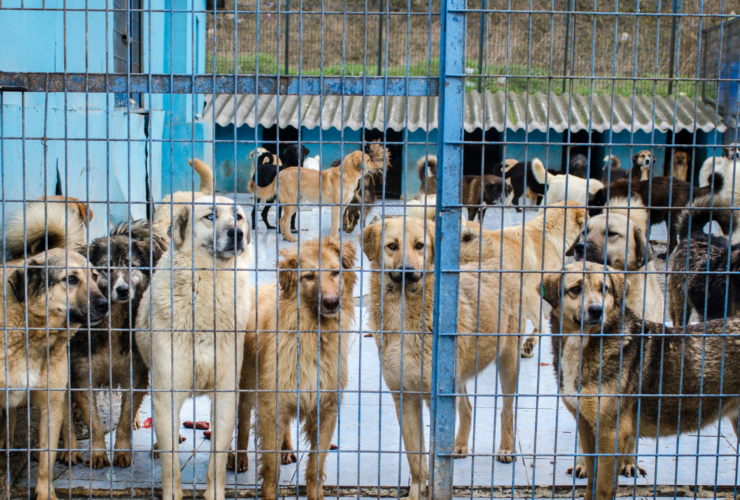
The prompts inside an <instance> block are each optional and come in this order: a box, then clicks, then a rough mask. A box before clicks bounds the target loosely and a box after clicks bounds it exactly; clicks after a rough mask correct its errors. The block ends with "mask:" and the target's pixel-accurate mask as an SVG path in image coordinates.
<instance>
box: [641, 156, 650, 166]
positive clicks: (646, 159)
mask: <svg viewBox="0 0 740 500" xmlns="http://www.w3.org/2000/svg"><path fill="white" fill-rule="evenodd" d="M642 164H643V165H645V166H646V167H647V166H649V165H650V158H645V161H643V162H642Z"/></svg>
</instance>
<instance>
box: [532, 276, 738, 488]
mask: <svg viewBox="0 0 740 500" xmlns="http://www.w3.org/2000/svg"><path fill="white" fill-rule="evenodd" d="M607 269H608V271H609V272H608V273H605V272H604V266H603V265H602V264H595V263H592V262H586V263H583V262H576V263H573V264H571V265H569V266H567V267H566V268H565V269H564V271H566V273H562V274H561V273H558V274H550V275H547V276H545V278H544V280H543V287H542V290H543V295H544V298H545V300H546V301H547V302H548V303H549V304H550V305H551V306H552V314H551V316H550V328H551V330H552V332H553V336H552V350H553V358H554V362H553V367H554V368H555V376H556V377H557V380H558V383H559V387H560V393H561V396H562V400H563V402H564V404H565V406H566V408H568V410H569V411H570V412H571V413H572V414H573V416H574V417H575V418H577V419H578V435H579V437H580V441H581V443H582V444H583V451H584V453H586V454H587V456H586V470H587V473H588V488H586V496H585V498H586V500H591V499H592V491H593V488H594V486H595V487H596V498H598V499H610V498H614V495H615V493H616V488H617V486H618V477H615V474H614V472H615V470H617V471H618V470H621V469H622V468H623V463H624V461H625V458H626V457H625V456H624V455H625V454H627V453H629V451H627V450H628V449H629V448H628V446H629V441H630V439H638V438H641V437H648V438H651V439H657V438H658V437H662V436H671V435H676V434H677V433H678V432H679V430H680V431H681V432H682V433H687V432H696V431H698V430H699V429H701V428H704V427H707V426H709V425H712V424H714V423H715V422H717V420H719V419H721V418H723V417H729V418H730V419H731V421H732V422H733V425H732V428H733V429H735V430H737V415H738V397H737V394H738V392H740V375H739V371H740V362H739V361H738V360H740V337H738V335H737V334H738V333H740V318H732V319H728V321H727V322H724V321H723V320H715V321H709V322H707V323H702V324H698V325H691V326H687V327H677V328H671V327H666V326H664V325H663V324H662V323H653V322H650V321H647V322H645V325H644V326H643V319H642V318H639V317H637V316H636V315H635V314H634V313H633V312H632V311H631V310H630V309H629V308H626V309H625V311H624V314H622V297H623V295H624V288H625V287H629V285H628V284H626V283H625V282H624V281H623V279H622V277H623V274H622V273H620V272H619V271H616V272H615V271H614V270H613V269H610V268H607ZM705 329H706V331H705ZM723 334H724V335H723ZM727 334H729V335H727ZM638 373H639V374H640V376H636V374H638ZM725 394H729V395H730V396H724V395H725ZM617 395H618V397H616V396H617ZM643 395H645V396H648V397H643ZM599 396H605V397H599ZM651 396H658V397H651ZM696 396H700V397H696ZM595 454H598V455H599V456H598V457H595V456H594V455H595ZM615 462H616V464H615ZM595 465H596V467H595V468H594V466H595ZM615 466H616V467H615ZM594 471H595V472H596V473H595V474H594Z"/></svg>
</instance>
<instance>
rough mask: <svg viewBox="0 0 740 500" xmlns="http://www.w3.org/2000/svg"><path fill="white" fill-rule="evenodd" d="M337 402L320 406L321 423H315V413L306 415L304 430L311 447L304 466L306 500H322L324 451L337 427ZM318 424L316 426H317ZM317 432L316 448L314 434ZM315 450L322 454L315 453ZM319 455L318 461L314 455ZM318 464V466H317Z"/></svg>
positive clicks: (310, 412) (329, 444) (324, 403)
mask: <svg viewBox="0 0 740 500" xmlns="http://www.w3.org/2000/svg"><path fill="white" fill-rule="evenodd" d="M338 407H339V401H335V402H328V404H327V403H326V402H323V404H322V405H321V417H320V420H321V423H320V424H319V422H317V421H316V413H315V412H313V411H309V412H308V413H307V414H306V423H305V426H304V429H305V431H306V436H307V437H308V442H309V444H310V445H311V454H310V455H309V457H308V464H307V465H306V496H308V500H323V498H324V464H325V463H326V450H328V449H329V447H330V446H331V437H332V436H333V435H334V428H335V427H336V425H337V408H338ZM317 424H318V425H317ZM317 431H318V446H316V444H317V440H316V432H317ZM317 450H323V452H319V453H317ZM317 454H318V455H319V457H318V461H317V460H316V455H317ZM317 462H318V464H317Z"/></svg>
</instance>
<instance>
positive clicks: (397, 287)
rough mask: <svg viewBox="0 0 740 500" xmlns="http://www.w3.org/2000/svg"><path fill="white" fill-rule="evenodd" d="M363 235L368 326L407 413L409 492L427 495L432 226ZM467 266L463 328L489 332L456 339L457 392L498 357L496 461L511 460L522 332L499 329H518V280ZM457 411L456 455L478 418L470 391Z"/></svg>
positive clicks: (393, 225) (391, 226) (400, 226)
mask: <svg viewBox="0 0 740 500" xmlns="http://www.w3.org/2000/svg"><path fill="white" fill-rule="evenodd" d="M404 224H405V228H404ZM361 237H362V242H363V250H364V252H365V255H367V258H368V259H369V260H370V264H371V269H372V271H374V272H372V274H371V277H370V283H371V292H370V304H369V321H370V328H371V329H372V330H373V331H374V332H375V333H373V337H374V338H375V342H376V344H377V346H378V353H379V356H380V358H381V361H382V368H383V379H384V380H385V383H386V384H387V385H388V388H389V389H390V391H391V393H392V395H393V400H394V402H395V404H396V411H397V413H398V415H399V416H400V415H401V414H402V413H401V412H403V421H402V422H399V423H400V424H401V427H402V431H403V441H404V447H405V449H406V452H407V455H406V457H407V459H408V461H409V467H410V469H411V488H410V492H409V498H419V497H423V496H424V495H425V494H426V480H427V468H426V464H425V460H424V455H423V454H424V430H423V428H422V427H420V422H421V412H422V405H423V402H424V401H426V403H427V404H430V399H429V398H430V391H431V380H432V373H431V368H432V335H431V331H432V309H433V305H434V299H433V289H434V278H433V275H432V274H431V273H432V272H433V269H434V244H435V242H434V225H433V224H432V223H429V222H426V221H423V220H420V219H411V218H409V219H404V218H393V219H386V220H384V221H381V222H378V223H375V224H371V225H369V226H367V227H366V228H365V231H364V232H363V234H362V235H361ZM489 268H490V269H495V267H493V266H490V267H488V266H487V267H486V269H489ZM461 269H462V270H463V271H467V272H462V273H461V274H460V287H459V306H458V307H459V309H458V330H457V331H458V332H460V333H479V332H480V333H489V334H490V335H482V336H461V337H458V338H457V362H456V366H457V383H458V386H457V391H458V393H459V394H466V392H467V391H466V383H467V381H468V380H470V379H471V378H473V377H475V376H476V374H478V373H480V372H481V371H483V370H484V369H485V368H486V367H487V366H488V365H490V364H491V363H492V362H494V361H497V362H498V369H499V372H498V373H499V376H500V380H501V386H502V388H503V393H504V394H505V396H504V398H503V399H504V406H503V409H502V411H501V444H500V446H499V449H498V452H497V453H498V454H497V460H499V461H501V462H512V461H513V457H512V456H511V455H512V454H513V453H514V420H513V417H514V414H513V397H511V395H513V394H514V393H515V392H516V381H517V364H518V359H517V358H518V350H519V340H518V337H517V336H516V335H503V336H502V335H498V333H499V332H500V333H518V332H519V331H520V325H519V321H518V314H517V312H518V310H519V283H518V280H517V279H516V277H514V276H513V275H511V274H508V273H507V274H503V275H501V274H497V273H476V272H475V271H477V270H478V269H479V268H478V264H477V263H476V264H475V266H461ZM499 280H501V281H499ZM479 292H480V296H479ZM483 297H485V299H484V298H483ZM499 300H500V301H501V307H500V311H501V316H500V317H499V313H498V311H499V308H498V307H490V308H489V307H485V306H482V301H485V302H486V303H490V304H499ZM499 320H500V322H499ZM401 332H403V333H401ZM402 353H403V356H402V355H401V354H402ZM402 392H403V399H401V393H402ZM457 411H458V414H459V418H460V427H459V429H458V432H457V436H456V438H455V453H457V454H466V453H467V451H468V438H469V435H470V427H471V423H472V408H471V406H470V402H469V401H468V400H467V397H463V396H460V397H458V398H457Z"/></svg>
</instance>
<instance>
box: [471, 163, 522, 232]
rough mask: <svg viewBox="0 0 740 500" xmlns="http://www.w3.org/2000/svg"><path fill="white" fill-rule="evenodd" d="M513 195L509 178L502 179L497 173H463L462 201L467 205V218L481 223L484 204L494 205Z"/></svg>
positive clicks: (483, 215)
mask: <svg viewBox="0 0 740 500" xmlns="http://www.w3.org/2000/svg"><path fill="white" fill-rule="evenodd" d="M513 195H514V189H513V188H512V187H511V179H506V182H505V183H504V180H503V179H502V178H501V177H499V176H498V175H465V176H463V181H462V200H461V201H462V203H463V205H467V206H468V220H474V219H475V216H476V215H478V222H480V223H481V224H483V218H484V217H485V216H486V208H485V206H486V205H496V204H499V203H505V201H506V200H507V199H509V198H511V197H513Z"/></svg>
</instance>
